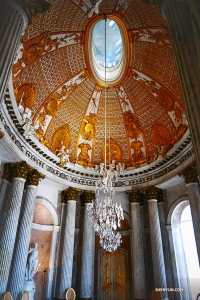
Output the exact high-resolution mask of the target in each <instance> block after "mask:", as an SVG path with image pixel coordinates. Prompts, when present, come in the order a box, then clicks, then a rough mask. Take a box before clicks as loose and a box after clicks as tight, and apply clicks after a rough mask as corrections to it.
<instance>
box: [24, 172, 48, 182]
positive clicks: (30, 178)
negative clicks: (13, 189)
mask: <svg viewBox="0 0 200 300" xmlns="http://www.w3.org/2000/svg"><path fill="white" fill-rule="evenodd" d="M44 178H45V175H43V174H42V173H40V172H38V171H37V170H35V169H34V170H33V171H30V172H29V173H28V175H27V179H26V185H36V186H37V185H38V184H39V181H40V180H41V179H44Z"/></svg>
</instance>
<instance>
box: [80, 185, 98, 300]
mask: <svg viewBox="0 0 200 300" xmlns="http://www.w3.org/2000/svg"><path fill="white" fill-rule="evenodd" d="M82 197H83V200H84V203H85V205H84V221H83V242H82V262H81V286H80V299H81V300H90V299H92V298H93V286H94V250H95V235H94V231H93V229H92V225H91V224H90V221H89V218H88V211H87V208H88V206H89V204H90V203H92V200H93V199H94V197H95V194H94V192H90V191H85V192H84V193H83V194H82Z"/></svg>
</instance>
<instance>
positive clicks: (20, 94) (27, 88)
mask: <svg viewBox="0 0 200 300" xmlns="http://www.w3.org/2000/svg"><path fill="white" fill-rule="evenodd" d="M15 98H16V102H17V103H19V102H21V104H22V105H23V107H24V108H26V107H28V108H30V109H31V108H32V107H33V105H34V98H35V86H34V85H32V84H29V83H25V84H22V85H21V86H20V87H19V88H18V89H16V90H15Z"/></svg>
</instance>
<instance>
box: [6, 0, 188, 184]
mask: <svg viewBox="0 0 200 300" xmlns="http://www.w3.org/2000/svg"><path fill="white" fill-rule="evenodd" d="M49 4H50V8H49V9H48V10H47V11H46V12H44V13H42V14H38V15H36V17H35V18H34V19H33V20H32V23H31V25H29V26H28V27H27V29H26V31H25V32H24V35H23V36H22V38H21V46H20V49H19V51H18V56H17V58H16V61H15V64H14V66H13V69H12V86H13V91H14V97H15V103H14V102H13V105H14V106H15V111H17V107H18V109H19V111H20V107H21V106H22V107H23V109H26V108H28V109H30V110H31V112H32V116H31V117H32V127H33V129H34V134H33V135H32V136H28V137H26V143H29V144H30V145H31V146H32V147H33V148H34V147H35V149H36V150H37V152H38V153H40V154H41V155H43V157H46V158H48V157H49V158H50V160H51V161H52V162H55V163H56V164H57V168H58V166H59V170H60V169H61V168H62V169H63V171H59V172H60V173H59V174H61V173H62V172H64V171H67V170H68V171H70V170H73V172H76V171H77V170H78V172H77V174H82V175H83V174H86V173H87V172H89V174H90V171H91V172H93V170H95V166H96V165H99V164H100V163H101V162H102V161H103V160H104V156H105V154H104V153H105V149H104V147H105V99H106V120H107V131H108V135H107V137H106V143H107V147H106V157H107V162H111V161H112V160H114V161H115V163H116V164H118V163H122V164H123V165H124V166H125V169H126V170H127V172H128V173H126V177H129V176H130V177H131V176H132V175H133V174H140V173H147V172H150V171H151V170H155V168H157V167H158V168H160V166H161V165H162V164H163V163H164V162H166V161H169V160H170V159H172V158H174V157H175V156H177V155H179V154H180V152H181V151H182V150H183V148H184V147H186V146H187V144H188V131H187V128H188V126H187V120H186V115H185V108H184V105H183V100H182V96H181V91H180V86H179V81H178V75H177V69H176V64H175V59H174V55H173V52H172V46H171V42H170V38H169V34H168V28H167V25H166V22H165V20H164V18H163V17H162V14H161V12H160V7H159V6H158V5H147V4H145V3H143V2H142V1H113V0H106V1H102V2H101V3H100V4H99V14H96V13H95V11H94V9H93V8H92V4H91V3H90V1H89V0H85V1H77V0H59V1H56V0H50V1H49ZM92 12H93V13H92ZM105 16H106V18H108V19H111V20H114V21H115V22H116V24H117V25H118V26H119V29H120V33H121V36H122V40H123V43H122V44H123V47H122V54H121V56H122V58H121V61H120V64H121V65H122V66H123V67H122V72H121V73H120V74H121V75H120V78H119V80H115V81H113V82H111V84H109V83H108V84H107V86H106V88H105V84H104V83H103V81H100V80H98V78H97V77H95V74H94V69H93V68H92V67H91V55H93V54H92V51H93V48H94V47H93V46H92V44H91V42H90V39H91V35H92V34H93V29H94V24H98V23H97V22H98V21H99V20H103V19H104V18H105ZM100 27H101V26H99V29H98V30H101V29H100ZM109 34H110V33H109ZM102 36H103V34H102V33H100V34H99V39H101V38H102ZM110 36H111V35H110ZM92 42H93V41H92ZM112 42H113V43H114V42H115V39H114V38H113V41H111V42H110V46H113V49H114V45H113V44H112ZM101 50H102V49H101ZM112 51H114V50H112ZM116 51H118V50H116ZM113 53H114V52H113ZM93 56H94V55H93ZM95 57H96V59H97V60H98V57H97V56H95ZM16 115H17V116H18V121H16V122H18V123H19V124H20V126H21V127H23V130H21V131H20V130H19V131H20V132H21V134H22V135H23V133H24V129H25V127H24V125H23V121H22V118H21V116H20V114H19V113H16ZM22 115H23V114H22ZM23 139H24V137H23ZM180 146H181V150H180ZM62 147H63V149H69V151H68V153H69V160H70V162H69V163H67V164H66V165H61V164H60V165H59V158H58V156H57V155H58V153H59V152H60V151H61V149H62ZM190 155H191V154H190ZM187 157H188V156H187ZM178 159H180V157H179V158H178ZM185 159H186V158H185ZM178 165H180V161H179V163H178ZM176 166H177V165H176ZM176 166H175V167H176ZM175 167H173V168H175ZM173 168H172V169H171V170H173ZM168 172H169V170H168V171H164V173H163V174H161V176H162V175H165V174H166V173H168ZM154 173H155V172H154ZM91 174H92V173H91ZM59 176H60V175H59ZM63 176H64V175H63ZM61 177H62V176H61ZM122 177H123V176H122ZM158 177H159V176H158ZM63 178H64V177H63ZM154 178H155V177H154ZM151 180H153V177H152V178H151ZM130 184H131V183H130V182H129V183H127V185H130Z"/></svg>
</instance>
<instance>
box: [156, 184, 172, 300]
mask: <svg viewBox="0 0 200 300" xmlns="http://www.w3.org/2000/svg"><path fill="white" fill-rule="evenodd" d="M163 201H164V199H163V192H162V190H161V189H160V193H159V197H158V214H159V220H160V229H161V235H162V243H163V254H164V262H165V270H166V280H167V286H168V287H174V284H173V280H172V270H171V265H170V247H169V242H168V237H167V229H166V227H165V214H164V206H163V205H164V202H163ZM169 299H174V293H173V292H170V293H169Z"/></svg>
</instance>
